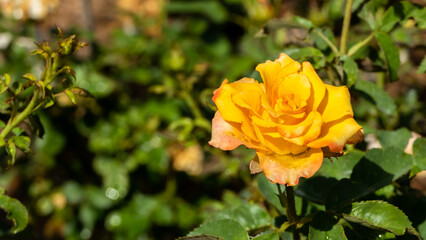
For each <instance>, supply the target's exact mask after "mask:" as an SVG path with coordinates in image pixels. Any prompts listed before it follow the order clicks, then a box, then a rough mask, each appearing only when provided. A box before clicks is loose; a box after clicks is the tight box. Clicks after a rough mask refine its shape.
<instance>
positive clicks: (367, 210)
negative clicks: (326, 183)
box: [343, 201, 416, 235]
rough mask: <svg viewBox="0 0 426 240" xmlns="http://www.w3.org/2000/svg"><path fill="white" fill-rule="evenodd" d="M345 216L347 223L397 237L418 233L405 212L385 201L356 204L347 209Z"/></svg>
mask: <svg viewBox="0 0 426 240" xmlns="http://www.w3.org/2000/svg"><path fill="white" fill-rule="evenodd" d="M343 216H344V218H345V219H346V220H347V221H351V222H356V223H360V224H362V225H364V226H368V227H375V228H380V229H383V230H386V231H389V232H391V233H394V234H396V235H403V234H404V233H405V232H406V231H407V230H409V231H410V232H416V230H415V229H414V228H413V227H412V225H411V222H410V220H409V219H408V217H407V216H406V215H405V214H404V212H402V211H401V210H399V209H398V208H397V207H395V206H393V205H392V204H389V203H387V202H383V201H365V202H355V203H353V204H352V205H351V206H350V207H348V208H347V209H345V212H344V214H343Z"/></svg>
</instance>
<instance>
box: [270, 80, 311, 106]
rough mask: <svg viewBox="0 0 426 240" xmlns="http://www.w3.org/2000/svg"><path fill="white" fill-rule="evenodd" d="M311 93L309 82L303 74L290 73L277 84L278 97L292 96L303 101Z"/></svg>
mask: <svg viewBox="0 0 426 240" xmlns="http://www.w3.org/2000/svg"><path fill="white" fill-rule="evenodd" d="M310 95H311V84H310V83H309V79H308V77H306V75H304V74H290V75H288V76H287V77H285V79H284V80H283V81H281V83H280V85H279V86H278V97H284V96H294V97H297V98H300V99H301V100H303V101H306V100H308V98H309V96H310Z"/></svg>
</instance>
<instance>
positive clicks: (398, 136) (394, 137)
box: [377, 128, 411, 150]
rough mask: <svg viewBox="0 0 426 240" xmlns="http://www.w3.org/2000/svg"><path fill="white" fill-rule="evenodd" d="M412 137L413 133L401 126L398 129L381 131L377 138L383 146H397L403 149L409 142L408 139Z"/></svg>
mask: <svg viewBox="0 0 426 240" xmlns="http://www.w3.org/2000/svg"><path fill="white" fill-rule="evenodd" d="M410 137H411V133H410V131H409V130H407V129H406V128H400V129H398V130H396V131H385V130H382V131H379V132H378V134H377V138H378V139H379V141H380V144H381V145H382V146H383V147H397V148H400V149H402V150H404V149H405V147H406V146H407V144H408V140H409V139H410Z"/></svg>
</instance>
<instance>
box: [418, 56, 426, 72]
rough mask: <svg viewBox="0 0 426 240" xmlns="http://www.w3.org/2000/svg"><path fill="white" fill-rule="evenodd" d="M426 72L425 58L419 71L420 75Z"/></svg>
mask: <svg viewBox="0 0 426 240" xmlns="http://www.w3.org/2000/svg"><path fill="white" fill-rule="evenodd" d="M425 72H426V57H424V58H423V60H422V62H421V63H420V66H419V68H418V69H417V73H418V74H422V73H425Z"/></svg>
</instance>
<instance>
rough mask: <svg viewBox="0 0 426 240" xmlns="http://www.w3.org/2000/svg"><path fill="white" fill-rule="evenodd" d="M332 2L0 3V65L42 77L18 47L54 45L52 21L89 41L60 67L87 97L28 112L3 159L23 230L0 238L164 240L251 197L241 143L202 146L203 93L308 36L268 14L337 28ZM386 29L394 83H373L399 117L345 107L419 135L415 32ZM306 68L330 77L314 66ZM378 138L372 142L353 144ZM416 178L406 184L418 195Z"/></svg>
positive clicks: (357, 29) (205, 124) (360, 102)
mask: <svg viewBox="0 0 426 240" xmlns="http://www.w3.org/2000/svg"><path fill="white" fill-rule="evenodd" d="M384 2H386V3H385V5H386V4H387V5H390V4H392V2H395V1H384ZM410 2H412V3H415V4H420V5H423V6H425V2H424V1H422V0H416V1H410ZM344 4H345V1H343V0H331V1H322V0H288V1H284V0H192V1H190V0H188V1H183V0H180V1H175V0H170V1H166V0H0V74H3V73H9V74H11V75H12V77H13V78H19V77H20V76H21V75H23V74H25V73H26V72H33V73H35V74H39V73H41V71H42V68H43V65H42V64H43V62H42V61H41V60H40V59H37V58H36V57H34V56H29V54H28V53H29V52H30V50H32V49H34V48H35V45H34V42H35V41H37V42H40V41H43V40H47V41H54V40H55V34H56V27H60V28H62V29H63V31H64V33H65V34H66V35H67V34H77V35H78V37H79V38H80V39H81V40H83V41H86V42H88V43H89V46H88V47H86V48H84V49H82V50H80V51H79V52H78V54H77V55H76V56H74V58H73V59H70V63H71V66H72V67H73V69H74V70H75V71H76V76H77V80H76V84H77V85H78V86H79V87H82V88H84V89H86V90H88V91H89V92H90V93H91V94H92V95H93V96H94V97H93V98H84V99H83V98H81V99H79V100H78V104H77V106H74V105H73V104H72V103H71V102H70V100H69V99H68V98H67V97H66V96H65V95H64V96H59V97H58V104H57V105H55V106H54V107H51V108H49V109H46V110H43V111H42V112H40V114H39V115H40V120H41V123H42V126H43V127H44V135H43V137H42V138H39V137H38V136H32V137H33V139H34V140H33V147H32V148H33V150H32V154H30V155H24V154H21V155H20V156H19V158H18V160H17V162H16V164H15V166H14V167H13V168H11V169H8V170H7V171H5V170H2V171H1V172H0V186H1V187H2V188H5V189H6V192H7V194H8V195H10V196H12V197H15V198H17V199H19V200H20V201H21V202H22V203H23V204H24V205H25V206H26V207H27V208H28V210H29V212H30V223H29V225H28V227H27V229H26V230H25V231H24V232H22V233H20V234H18V235H16V236H6V237H5V239H174V238H176V237H179V236H185V235H186V234H187V233H188V232H189V231H190V230H191V229H193V228H194V227H196V226H197V225H199V224H200V223H201V222H202V221H203V220H204V219H205V218H207V217H208V216H209V214H210V213H211V212H213V211H216V210H220V209H223V208H225V207H226V206H232V205H233V204H237V203H238V202H239V201H241V199H246V200H249V201H254V202H258V203H259V202H260V203H262V201H264V200H263V198H262V196H261V194H260V192H259V190H258V189H257V187H256V183H255V182H254V181H253V178H254V177H253V176H251V175H250V174H249V170H248V164H249V162H250V160H251V158H252V157H253V154H254V152H253V151H251V150H248V149H245V148H242V147H240V148H238V149H237V150H236V151H233V152H223V151H220V150H218V149H214V148H213V147H211V146H209V145H208V144H207V142H208V141H209V139H210V134H211V119H212V117H213V115H214V106H213V105H212V104H213V103H212V101H211V97H212V92H213V90H214V89H216V88H218V87H219V86H220V83H221V82H222V81H223V80H224V79H225V78H227V79H229V80H230V81H234V80H238V79H239V78H241V77H243V76H247V77H254V78H257V79H258V78H259V76H258V74H257V73H256V72H255V71H254V68H255V66H256V64H257V63H260V62H264V61H265V60H267V59H274V58H276V57H277V56H278V54H279V53H280V52H281V51H283V50H288V49H297V48H302V47H305V46H310V45H312V41H313V40H312V36H311V33H309V32H307V31H306V30H304V29H298V28H280V29H274V27H273V26H274V24H273V23H274V22H273V21H274V20H273V19H281V20H291V19H292V18H293V17H294V16H302V17H305V18H307V19H309V20H311V21H312V22H313V23H314V24H315V25H316V26H320V27H324V28H326V29H328V30H329V31H331V32H333V33H334V34H335V35H336V36H339V34H340V30H341V27H342V19H343V9H344ZM271 20H272V21H271ZM265 24H267V25H266V26H269V27H264V26H265ZM268 24H269V25H268ZM352 25H353V29H354V30H353V31H351V32H350V37H349V39H350V42H349V44H350V45H353V44H355V43H356V42H358V41H360V40H362V39H363V38H365V36H363V33H364V32H365V31H366V29H365V24H363V22H362V20H361V19H360V18H358V17H357V16H354V17H353V19H352ZM270 29H273V31H269V30H270ZM392 38H393V39H394V41H395V42H396V43H397V46H398V48H399V51H400V59H401V66H400V69H399V71H398V76H399V79H400V80H399V81H396V82H392V83H389V82H386V81H383V86H382V87H383V88H384V89H385V90H386V91H387V92H388V93H389V94H390V95H391V96H392V98H393V99H394V100H395V102H396V104H397V111H398V117H396V118H391V119H389V118H383V117H381V115H380V114H379V113H378V111H377V109H376V108H375V106H374V105H372V104H371V103H369V102H368V101H366V100H364V99H363V98H359V97H357V95H356V94H354V95H353V98H354V99H353V103H354V110H355V116H356V118H357V119H358V120H359V121H361V122H362V123H363V124H365V126H370V127H371V128H377V129H396V128H399V127H406V128H408V129H410V131H412V133H411V134H412V135H413V136H415V135H416V134H417V135H420V136H425V135H426V119H425V114H426V113H425V112H426V111H425V109H426V108H425V102H426V77H425V75H424V74H421V73H418V71H417V69H418V66H419V65H420V62H421V61H422V59H423V58H424V56H425V53H426V45H425V42H426V41H425V40H426V32H425V31H424V30H419V29H418V28H415V27H414V26H413V25H410V22H408V23H406V24H405V25H403V26H400V27H399V28H398V31H394V32H393V33H392ZM367 50H368V49H367ZM360 59H362V57H360ZM302 60H305V59H302ZM308 60H309V59H308ZM357 63H358V66H359V67H360V69H361V70H362V72H360V75H361V78H363V79H365V80H371V81H376V79H379V78H380V76H381V77H382V78H383V76H384V75H380V74H382V73H378V72H377V71H378V70H380V63H377V62H371V61H367V60H365V61H364V60H362V61H361V60H360V61H358V62H357ZM382 65H383V63H382ZM319 74H320V76H322V79H323V80H324V81H325V82H330V81H332V80H331V79H330V78H329V77H328V76H329V75H328V74H327V72H326V71H320V72H319ZM0 104H1V103H0ZM377 143H378V142H377V139H376V140H375V139H374V137H373V138H371V139H368V142H364V143H363V144H362V145H361V147H364V148H367V147H368V144H370V145H373V144H377ZM370 147H371V146H370ZM416 184H417V185H416ZM422 184H423V185H422ZM424 184H425V183H424V181H423V182H422V180H419V181H417V182H416V183H413V186H414V187H416V188H418V189H420V190H423V191H425V189H426V187H425V185H424ZM5 215H6V214H5V213H4V212H1V213H0V217H1V218H0V219H2V220H1V221H2V222H0V229H3V230H4V229H8V227H9V226H11V224H12V223H11V222H7V220H5V217H4V216H5ZM2 239H3V238H2Z"/></svg>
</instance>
